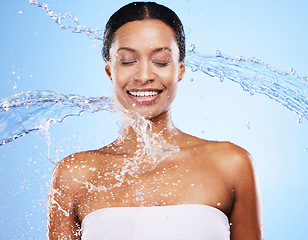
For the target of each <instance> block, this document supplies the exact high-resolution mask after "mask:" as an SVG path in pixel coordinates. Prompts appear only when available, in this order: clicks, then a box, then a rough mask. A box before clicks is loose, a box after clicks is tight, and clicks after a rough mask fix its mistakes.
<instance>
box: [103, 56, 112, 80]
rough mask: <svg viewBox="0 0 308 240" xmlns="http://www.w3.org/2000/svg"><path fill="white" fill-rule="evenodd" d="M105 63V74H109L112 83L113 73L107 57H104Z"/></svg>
mask: <svg viewBox="0 0 308 240" xmlns="http://www.w3.org/2000/svg"><path fill="white" fill-rule="evenodd" d="M104 61H105V63H106V65H105V72H106V74H107V77H108V78H109V79H110V81H112V78H111V71H110V61H107V59H106V58H105V57H104Z"/></svg>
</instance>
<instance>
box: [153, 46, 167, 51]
mask: <svg viewBox="0 0 308 240" xmlns="http://www.w3.org/2000/svg"><path fill="white" fill-rule="evenodd" d="M165 50H169V51H170V52H172V50H171V49H170V48H169V47H161V48H155V49H154V50H153V52H160V51H165Z"/></svg>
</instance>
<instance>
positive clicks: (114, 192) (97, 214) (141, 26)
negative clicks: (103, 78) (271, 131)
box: [48, 2, 262, 240]
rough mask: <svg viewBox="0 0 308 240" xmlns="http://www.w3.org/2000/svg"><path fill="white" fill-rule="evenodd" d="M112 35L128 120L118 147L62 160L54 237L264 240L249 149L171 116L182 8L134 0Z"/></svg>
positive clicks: (117, 88) (52, 216) (52, 203)
mask: <svg viewBox="0 0 308 240" xmlns="http://www.w3.org/2000/svg"><path fill="white" fill-rule="evenodd" d="M166 16H167V18H166ZM117 19H124V20H123V21H122V22H120V23H119V22H118V21H116V20H117ZM104 39H105V41H104V43H105V45H104V49H103V51H104V59H105V62H106V67H105V70H106V73H107V75H108V77H109V78H110V80H111V81H112V83H113V90H114V95H115V98H116V100H117V102H118V104H119V105H120V106H119V109H120V111H122V112H123V115H124V116H125V117H126V118H127V119H128V120H129V121H128V122H129V124H123V130H122V132H121V134H120V136H119V138H118V139H117V140H116V141H114V142H112V143H111V144H109V145H107V146H105V147H103V148H101V149H98V150H93V151H87V152H80V153H75V154H72V155H71V156H69V157H67V158H65V159H63V160H62V161H60V162H59V163H58V164H57V166H56V168H55V170H54V173H53V179H52V186H51V188H50V194H49V208H48V216H49V218H48V237H49V239H84V240H90V239H98V238H99V237H104V239H118V240H120V239H126V240H127V239H136V240H139V239H140V240H141V239H160V240H161V239H169V240H172V239H186V240H187V239H191V240H192V239H194V240H196V239H200V240H201V239H203V240H207V239H208V240H210V239H211V240H212V239H217V240H227V239H232V240H238V239H241V240H245V239H249V240H259V239H262V217H261V207H260V202H259V190H258V187H257V185H258V184H257V181H256V178H255V173H254V167H253V161H252V158H251V156H250V154H249V153H248V152H246V151H245V150H244V149H242V148H240V147H238V146H236V145H234V144H232V143H229V142H213V141H206V140H203V139H200V138H197V137H194V136H191V135H188V134H185V133H183V132H181V131H180V130H179V129H177V128H176V127H175V126H174V124H173V122H172V119H171V110H170V107H171V103H172V102H173V100H174V98H175V96H176V90H177V86H178V82H179V81H180V80H181V79H182V78H183V75H184V72H185V67H184V54H183V53H184V52H185V48H184V47H183V46H185V38H184V34H183V27H182V24H181V22H180V20H179V19H178V17H177V15H176V14H175V13H174V12H173V11H171V10H170V9H168V8H166V7H164V6H162V5H159V4H156V3H150V2H147V3H144V2H136V3H131V4H128V5H126V6H124V7H122V8H121V9H120V10H118V11H117V12H116V13H115V14H114V15H113V16H112V17H111V18H110V19H109V22H108V23H107V26H106V31H105V37H104ZM136 126H137V127H136ZM138 127H139V128H140V129H141V131H140V129H139V128H138ZM149 143H150V144H149ZM166 146H167V147H166ZM172 147H173V148H172ZM151 150H152V151H151ZM159 151H161V152H163V154H162V155H159V156H157V153H158V152H159Z"/></svg>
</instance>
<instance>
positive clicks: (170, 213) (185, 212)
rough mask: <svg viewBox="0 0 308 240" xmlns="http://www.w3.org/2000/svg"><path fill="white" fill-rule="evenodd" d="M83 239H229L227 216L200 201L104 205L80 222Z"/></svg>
mask: <svg viewBox="0 0 308 240" xmlns="http://www.w3.org/2000/svg"><path fill="white" fill-rule="evenodd" d="M81 233H82V237H81V239H82V240H230V226H229V221H228V218H227V216H226V215H225V214H224V213H223V212H222V211H220V210H219V209H217V208H214V207H210V206H207V205H201V204H185V205H170V206H158V207H155V206H154V207H114V208H102V209H98V210H96V211H93V212H91V213H90V214H88V215H87V216H86V217H85V218H84V219H83V221H82V224H81Z"/></svg>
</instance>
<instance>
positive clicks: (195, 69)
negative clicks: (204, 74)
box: [190, 65, 198, 72]
mask: <svg viewBox="0 0 308 240" xmlns="http://www.w3.org/2000/svg"><path fill="white" fill-rule="evenodd" d="M190 68H191V71H193V72H197V70H198V68H197V67H196V66H193V65H191V67H190Z"/></svg>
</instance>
